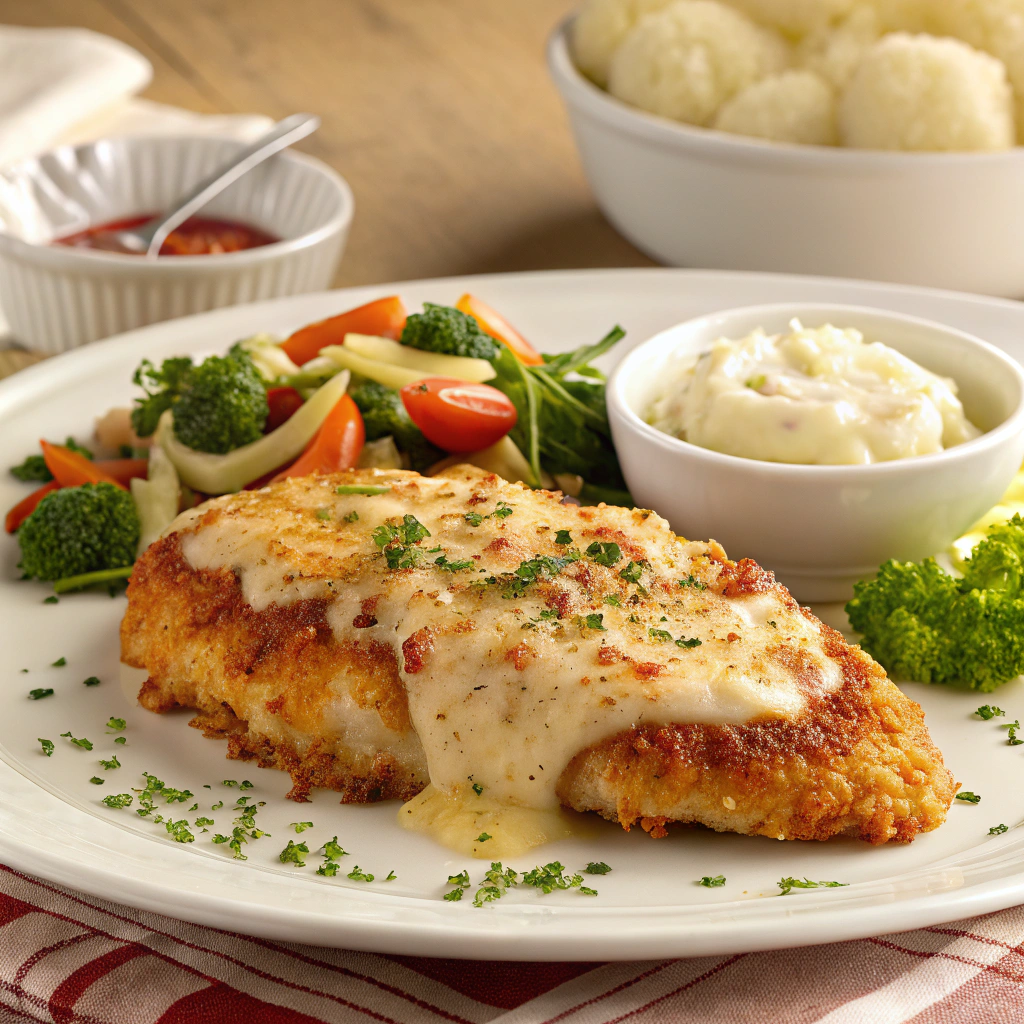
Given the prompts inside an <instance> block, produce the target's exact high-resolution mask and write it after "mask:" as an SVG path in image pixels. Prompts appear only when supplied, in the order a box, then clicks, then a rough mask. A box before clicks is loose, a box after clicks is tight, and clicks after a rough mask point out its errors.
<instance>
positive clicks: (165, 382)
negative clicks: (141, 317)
mask: <svg viewBox="0 0 1024 1024" xmlns="http://www.w3.org/2000/svg"><path fill="white" fill-rule="evenodd" d="M191 373H192V360H191V359H190V358H189V357H188V356H175V357H174V358H173V359H165V360H164V361H163V363H162V364H161V366H160V368H159V369H157V367H155V366H154V365H153V364H152V363H151V362H150V361H149V360H148V359H143V360H142V362H141V363H140V364H139V367H138V369H137V370H136V371H135V374H134V375H133V377H132V381H133V382H134V383H135V384H138V386H139V387H140V388H143V389H144V390H145V392H146V397H145V398H136V399H135V408H134V409H132V430H134V431H135V433H136V435H137V436H138V437H151V436H152V434H153V432H154V431H155V430H156V426H157V424H158V423H159V422H160V417H161V416H162V415H163V414H164V413H165V412H166V411H167V410H168V409H170V407H171V406H172V405H174V403H175V402H176V401H177V400H178V396H179V395H180V394H181V393H182V391H183V390H184V387H185V382H186V381H187V380H188V377H189V375H190V374H191Z"/></svg>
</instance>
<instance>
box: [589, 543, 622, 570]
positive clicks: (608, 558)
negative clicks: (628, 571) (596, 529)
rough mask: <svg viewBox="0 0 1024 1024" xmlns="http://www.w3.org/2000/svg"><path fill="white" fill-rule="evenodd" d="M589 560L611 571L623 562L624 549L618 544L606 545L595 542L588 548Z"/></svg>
mask: <svg viewBox="0 0 1024 1024" xmlns="http://www.w3.org/2000/svg"><path fill="white" fill-rule="evenodd" d="M587 558H589V559H591V560H592V561H594V562H597V564H598V565H603V566H606V567H607V568H609V569H610V568H611V567H612V566H613V565H616V564H617V563H618V562H621V561H622V549H621V548H620V547H619V545H618V544H605V543H603V542H602V541H599V540H595V541H594V543H593V544H591V545H590V547H588V548H587Z"/></svg>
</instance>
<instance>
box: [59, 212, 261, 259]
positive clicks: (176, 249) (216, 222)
mask: <svg viewBox="0 0 1024 1024" xmlns="http://www.w3.org/2000/svg"><path fill="white" fill-rule="evenodd" d="M154 216H156V214H152V213H148V214H142V215H141V216H137V217H125V218H124V219H122V220H112V221H108V222H107V223H106V224H96V225H94V226H93V227H89V228H86V229H85V230H84V231H78V232H76V233H75V234H73V235H66V236H65V237H64V238H58V239H57V240H56V241H55V242H54V245H70V246H73V247H75V248H78V249H98V250H101V251H103V252H120V253H125V254H127V255H131V256H137V255H141V254H140V253H136V252H135V251H134V250H132V249H126V248H124V247H123V246H121V245H118V244H117V240H116V238H115V237H114V236H113V235H112V234H111V232H114V231H125V230H130V229H131V228H137V227H139V225H141V224H145V223H146V221H148V220H152V219H153V217H154ZM279 241H280V239H279V238H276V237H275V236H274V235H271V234H268V233H267V232H266V231H263V230H261V229H260V228H254V227H252V226H251V225H249V224H243V223H241V222H240V221H237V220H220V219H217V218H214V217H189V219H188V220H187V221H185V223H184V224H182V225H180V226H179V227H177V228H175V230H174V231H172V232H171V233H170V234H169V235H168V236H167V238H166V240H165V241H164V244H163V245H161V246H160V255H161V256H205V255H210V254H220V253H226V252H240V251H241V250H242V249H256V248H258V247H259V246H261V245H270V243H271V242H279Z"/></svg>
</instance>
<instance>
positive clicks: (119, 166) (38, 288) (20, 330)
mask: <svg viewBox="0 0 1024 1024" xmlns="http://www.w3.org/2000/svg"><path fill="white" fill-rule="evenodd" d="M243 145H244V143H242V142H238V141H235V140H232V139H221V138H201V137H194V138H193V137H164V138H123V139H108V140H103V141H100V142H94V143H90V144H88V145H84V146H76V147H70V146H69V147H65V148H63V149H58V150H55V151H54V152H52V153H48V154H46V155H45V156H42V157H39V158H36V159H33V160H29V161H25V162H24V163H21V164H18V165H17V166H15V167H12V168H9V169H7V170H4V171H2V172H0V308H2V309H3V312H4V315H5V316H6V317H7V319H8V321H9V322H10V326H11V332H12V334H13V336H14V337H15V339H16V340H17V341H19V342H21V343H22V344H24V345H26V346H28V347H29V348H31V349H34V350H36V351H38V352H44V353H48V354H53V353H58V352H64V351H67V350H68V349H71V348H74V347H76V346H78V345H83V344H85V343H86V342H89V341H95V340H96V339H97V338H105V337H107V336H109V335H112V334H119V333H121V332H122V331H127V330H131V329H132V328H135V327H141V326H143V325H145V324H150V323H155V322H156V321H159V320H169V319H171V318H172V317H179V316H186V315H188V314H190V313H201V312H203V311H205V310H208V309H215V308H217V307H220V306H229V305H234V304H236V303H240V302H254V301H256V300H259V299H270V298H276V297H278V296H282V295H296V294H300V293H303V292H314V291H321V290H323V289H325V288H327V287H328V286H329V285H330V283H331V280H332V278H333V276H334V272H335V269H336V268H337V265H338V260H339V259H340V258H341V253H342V249H343V247H344V244H345V240H346V237H347V235H348V229H349V226H350V224H351V222H352V214H353V210H354V201H353V198H352V192H351V190H350V189H349V187H348V184H347V183H346V182H345V180H344V179H343V178H342V177H341V176H340V175H338V174H336V173H335V172H334V171H333V170H332V169H331V168H330V167H328V166H327V165H326V164H324V163H322V162H320V161H319V160H314V159H312V158H311V157H308V156H303V155H301V154H298V153H294V152H290V151H289V152H283V153H279V154H278V155H277V156H275V157H273V158H271V159H270V160H268V161H267V162H266V163H264V164H262V165H260V166H259V167H257V168H255V169H254V170H252V171H250V172H249V174H247V175H246V176H245V177H243V178H241V179H240V180H239V181H237V182H236V183H235V184H234V185H232V186H230V187H229V188H228V189H226V190H225V191H224V192H223V193H221V195H220V196H218V197H217V198H216V199H215V200H213V201H212V202H211V203H210V204H209V205H208V206H207V207H206V208H205V209H204V211H203V213H204V214H209V215H210V216H215V217H226V218H229V219H237V220H240V221H244V222H247V223H250V224H253V225H255V226H257V227H260V228H263V229H264V230H266V231H269V232H270V233H271V234H274V235H276V236H277V237H279V238H280V239H281V241H279V242H275V243H273V244H271V245H266V246H261V247H260V248H257V249H248V250H244V251H242V252H237V253H225V254H222V255H208V256H169V257H165V258H160V259H157V260H147V259H145V258H143V257H139V256H125V255H120V254H117V253H106V252H97V251H94V250H87V249H76V248H70V247H63V246H55V245H51V244H49V243H50V242H51V241H52V240H53V239H54V238H58V237H61V236H63V235H67V234H71V233H73V232H75V231H78V230H81V229H82V228H84V227H86V226H88V225H89V224H100V223H104V222H106V221H111V220H116V219H118V218H121V217H128V216H132V215H133V214H140V213H147V212H150V211H156V210H160V209H164V208H166V207H167V205H168V204H169V203H171V202H172V201H173V200H174V199H175V198H176V197H177V196H179V195H181V194H182V193H184V192H185V191H186V190H187V189H188V188H189V187H190V186H191V185H193V184H194V183H195V182H196V181H198V180H199V179H200V178H201V177H203V176H204V175H205V174H208V173H209V172H210V171H212V170H213V169H214V168H215V167H217V166H218V165H219V164H221V163H223V162H224V161H225V160H227V159H228V158H229V157H230V156H231V154H232V153H234V152H236V151H237V150H238V149H240V148H242V146H243Z"/></svg>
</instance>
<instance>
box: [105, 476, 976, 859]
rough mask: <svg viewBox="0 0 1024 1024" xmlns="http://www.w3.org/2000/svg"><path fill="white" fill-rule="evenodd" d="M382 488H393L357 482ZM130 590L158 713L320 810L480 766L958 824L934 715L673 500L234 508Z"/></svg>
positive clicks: (506, 783)
mask: <svg viewBox="0 0 1024 1024" xmlns="http://www.w3.org/2000/svg"><path fill="white" fill-rule="evenodd" d="M366 483H369V484H373V485H382V486H386V487H388V488H390V490H389V491H388V492H387V494H386V495H385V496H376V497H375V496H366V495H351V494H348V493H344V494H343V495H341V496H338V495H336V493H335V487H336V485H338V484H343V485H345V486H347V487H351V486H352V485H356V486H358V485H360V484H366ZM343 489H344V488H343ZM503 504H504V505H505V506H506V507H507V508H509V509H511V510H512V511H510V512H506V513H504V514H501V515H494V514H493V513H494V512H495V511H496V510H500V509H501V507H502V505H503ZM403 515H413V516H415V517H417V518H416V519H415V520H414V521H415V522H416V523H422V524H425V525H426V526H427V527H428V528H429V531H430V532H429V539H427V538H425V537H424V538H420V539H417V540H413V541H412V542H411V543H409V544H408V545H406V540H407V539H408V538H406V539H404V540H403V539H402V537H401V536H400V537H399V539H397V540H394V541H393V542H392V543H393V545H397V548H393V549H392V554H394V555H395V558H394V560H395V561H396V562H397V561H398V560H399V556H402V555H407V554H408V555H409V558H408V561H409V564H407V565H405V567H398V568H393V569H392V568H389V567H388V565H387V564H386V559H385V557H384V554H383V553H382V550H381V539H380V538H379V537H378V539H377V540H374V537H377V536H378V535H377V534H374V531H375V530H379V529H380V528H381V527H382V526H385V527H387V528H388V529H390V530H392V531H397V532H398V534H401V530H402V523H403V519H402V516H403ZM388 524H390V525H388ZM567 537H568V539H566V538H567ZM396 552H397V553H396ZM409 552H411V554H409ZM545 560H546V561H545ZM453 566H454V568H452V567H453ZM523 566H528V567H529V566H532V568H529V569H528V570H524V569H523ZM524 571H525V572H526V575H525V577H524V576H523V575H521V573H522V572H524ZM517 574H520V575H517ZM531 574H532V575H531ZM128 596H129V606H128V611H127V613H126V615H125V619H124V622H123V623H122V634H121V635H122V658H123V660H124V661H125V662H126V663H128V664H131V665H134V666H136V667H140V668H145V669H146V670H147V671H148V673H149V679H148V680H147V682H146V684H145V685H144V686H143V688H142V692H141V693H140V698H139V699H140V702H141V703H142V704H143V705H144V706H145V707H147V708H149V709H151V710H154V711H163V710H167V709H169V708H171V707H174V706H185V707H190V708H194V709H195V710H196V711H197V715H196V717H195V719H193V722H192V724H193V725H195V726H197V727H199V728H202V729H204V730H205V731H206V733H207V734H208V735H221V736H226V737H227V738H228V756H230V757H245V758H255V759H256V760H257V761H258V762H259V763H260V764H261V765H263V766H268V767H277V768H281V769H284V770H286V771H288V772H289V773H290V774H291V776H292V780H293V784H294V785H293V790H292V794H291V795H293V796H294V797H296V798H298V799H304V798H305V797H306V796H307V794H308V793H309V790H310V789H311V788H312V787H326V788H331V789H335V790H337V791H338V792H340V793H341V794H342V799H343V800H345V801H352V802H364V801H369V800H376V799H393V798H398V799H408V798H410V797H412V796H413V795H414V794H416V793H417V792H419V791H420V790H421V789H422V788H423V786H424V785H426V783H427V782H428V780H430V781H433V782H434V784H435V786H438V785H441V786H445V787H447V788H449V789H450V788H452V787H453V786H455V787H457V786H458V785H459V784H460V782H461V780H465V779H466V778H467V777H469V778H473V779H476V780H477V784H478V785H479V783H480V782H481V781H483V782H484V783H485V784H486V786H487V788H488V791H489V795H494V796H498V797H500V799H503V800H505V801H507V802H514V803H520V804H522V805H524V806H537V807H541V806H549V804H550V803H551V802H558V801H560V802H561V803H562V804H563V805H565V806H568V807H572V808H574V809H577V810H593V811H596V812H598V813H600V814H602V815H604V816H605V817H608V818H611V819H612V820H616V821H619V822H620V823H621V824H622V825H623V826H624V827H626V828H629V827H631V826H633V825H637V824H639V825H640V826H641V827H642V828H644V829H645V830H646V831H648V832H649V833H650V834H652V835H654V836H659V835H663V834H664V833H665V826H666V825H667V824H668V823H670V822H673V821H680V822H691V823H700V824H703V825H706V826H708V827H711V828H714V829H719V830H723V831H735V832H742V833H747V834H755V835H766V836H772V837H780V838H787V839H827V838H829V837H830V836H833V835H839V834H844V835H852V836H857V837H860V838H862V839H865V840H867V841H869V842H872V843H883V842H886V841H896V842H908V841H910V840H912V839H913V838H914V836H915V835H917V834H918V833H919V832H922V831H928V830H930V829H933V828H936V827H937V826H938V825H940V824H941V823H942V821H943V820H944V818H945V814H946V811H947V809H948V807H949V805H950V802H951V801H952V799H953V795H954V793H955V791H956V788H957V787H956V785H955V783H954V782H953V780H952V777H951V776H950V774H949V772H948V771H947V770H946V769H945V768H944V766H943V764H942V757H941V754H940V753H939V751H938V750H937V749H936V748H935V746H934V745H933V744H932V742H931V740H930V738H929V736H928V733H927V730H926V728H925V726H924V721H923V715H922V713H921V710H920V708H919V707H918V705H917V704H915V703H914V702H913V701H911V700H909V699H908V698H907V697H906V696H904V695H903V694H902V693H901V692H900V691H899V690H898V689H897V688H896V687H895V686H894V685H893V684H892V683H891V682H890V681H889V680H888V679H887V678H886V676H885V673H884V672H883V671H882V670H881V668H879V666H878V665H877V664H875V663H874V662H873V661H872V660H871V659H870V658H869V657H868V656H867V655H866V654H864V653H863V652H862V651H861V650H860V649H859V648H856V647H851V646H849V645H848V644H847V643H846V642H845V641H844V640H843V638H842V637H841V636H840V635H839V634H838V633H836V632H835V631H834V630H831V629H829V628H828V627H827V626H824V625H823V624H822V623H820V622H819V621H818V620H817V619H816V618H815V617H814V616H813V615H811V614H810V613H809V612H808V611H807V610H806V609H801V608H800V607H799V606H798V605H797V604H796V602H794V601H793V599H792V598H791V597H790V596H789V594H788V592H787V591H786V590H785V589H784V588H783V587H781V586H779V585H778V584H776V582H775V580H774V578H773V577H772V575H771V573H769V572H766V571H765V570H763V569H762V568H761V567H760V566H757V565H756V564H755V563H753V562H751V561H749V560H744V561H742V562H739V563H734V562H731V561H729V560H728V559H727V558H726V556H725V553H724V552H723V551H722V550H721V548H720V547H719V546H718V545H716V544H715V543H714V542H710V543H707V544H695V543H690V542H685V541H681V540H679V539H678V538H675V537H674V536H673V535H672V534H671V532H670V531H669V530H668V527H667V525H666V524H665V523H664V522H663V521H662V520H660V519H659V518H658V517H657V516H654V515H653V514H651V513H648V512H642V511H638V510H626V509H616V508H605V507H603V506H602V507H598V508H579V507H576V506H571V505H570V506H567V505H562V504H560V502H559V496H558V495H557V494H550V493H547V492H535V491H530V490H528V489H526V488H524V487H521V486H519V485H511V484H508V483H506V482H505V481H502V480H500V479H499V478H497V477H495V476H493V475H486V474H483V473H481V472H480V471H478V470H473V469H471V468H468V467H458V468H456V469H453V470H450V471H449V472H448V474H446V477H445V478H435V479H425V478H422V477H419V476H417V475H416V474H410V473H402V472H382V471H375V470H356V471H351V472H348V473H344V474H337V475H335V476H332V477H314V478H306V479H304V480H296V481H287V482H285V483H284V484H281V485H275V486H274V487H270V488H266V489H264V490H262V491H258V492H246V493H244V494H242V495H232V496H228V497H225V498H221V499H217V500H216V501H214V502H210V503H208V504H207V505H206V506H203V507H201V508H200V509H198V510H195V511H194V512H192V513H189V514H186V515H185V516H183V517H181V518H179V520H178V522H177V523H176V524H175V526H174V527H173V528H172V530H171V531H170V532H169V533H168V535H167V536H165V537H164V538H163V539H162V540H160V541H158V542H157V543H156V544H154V545H153V546H152V547H151V548H150V549H149V550H148V551H147V552H145V554H144V555H143V557H142V558H141V559H140V560H139V562H138V563H137V566H136V569H135V572H134V574H133V577H132V580H131V584H130V586H129V591H128ZM428 765H429V770H428ZM461 784H463V785H465V783H464V782H461ZM545 801H548V803H545Z"/></svg>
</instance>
